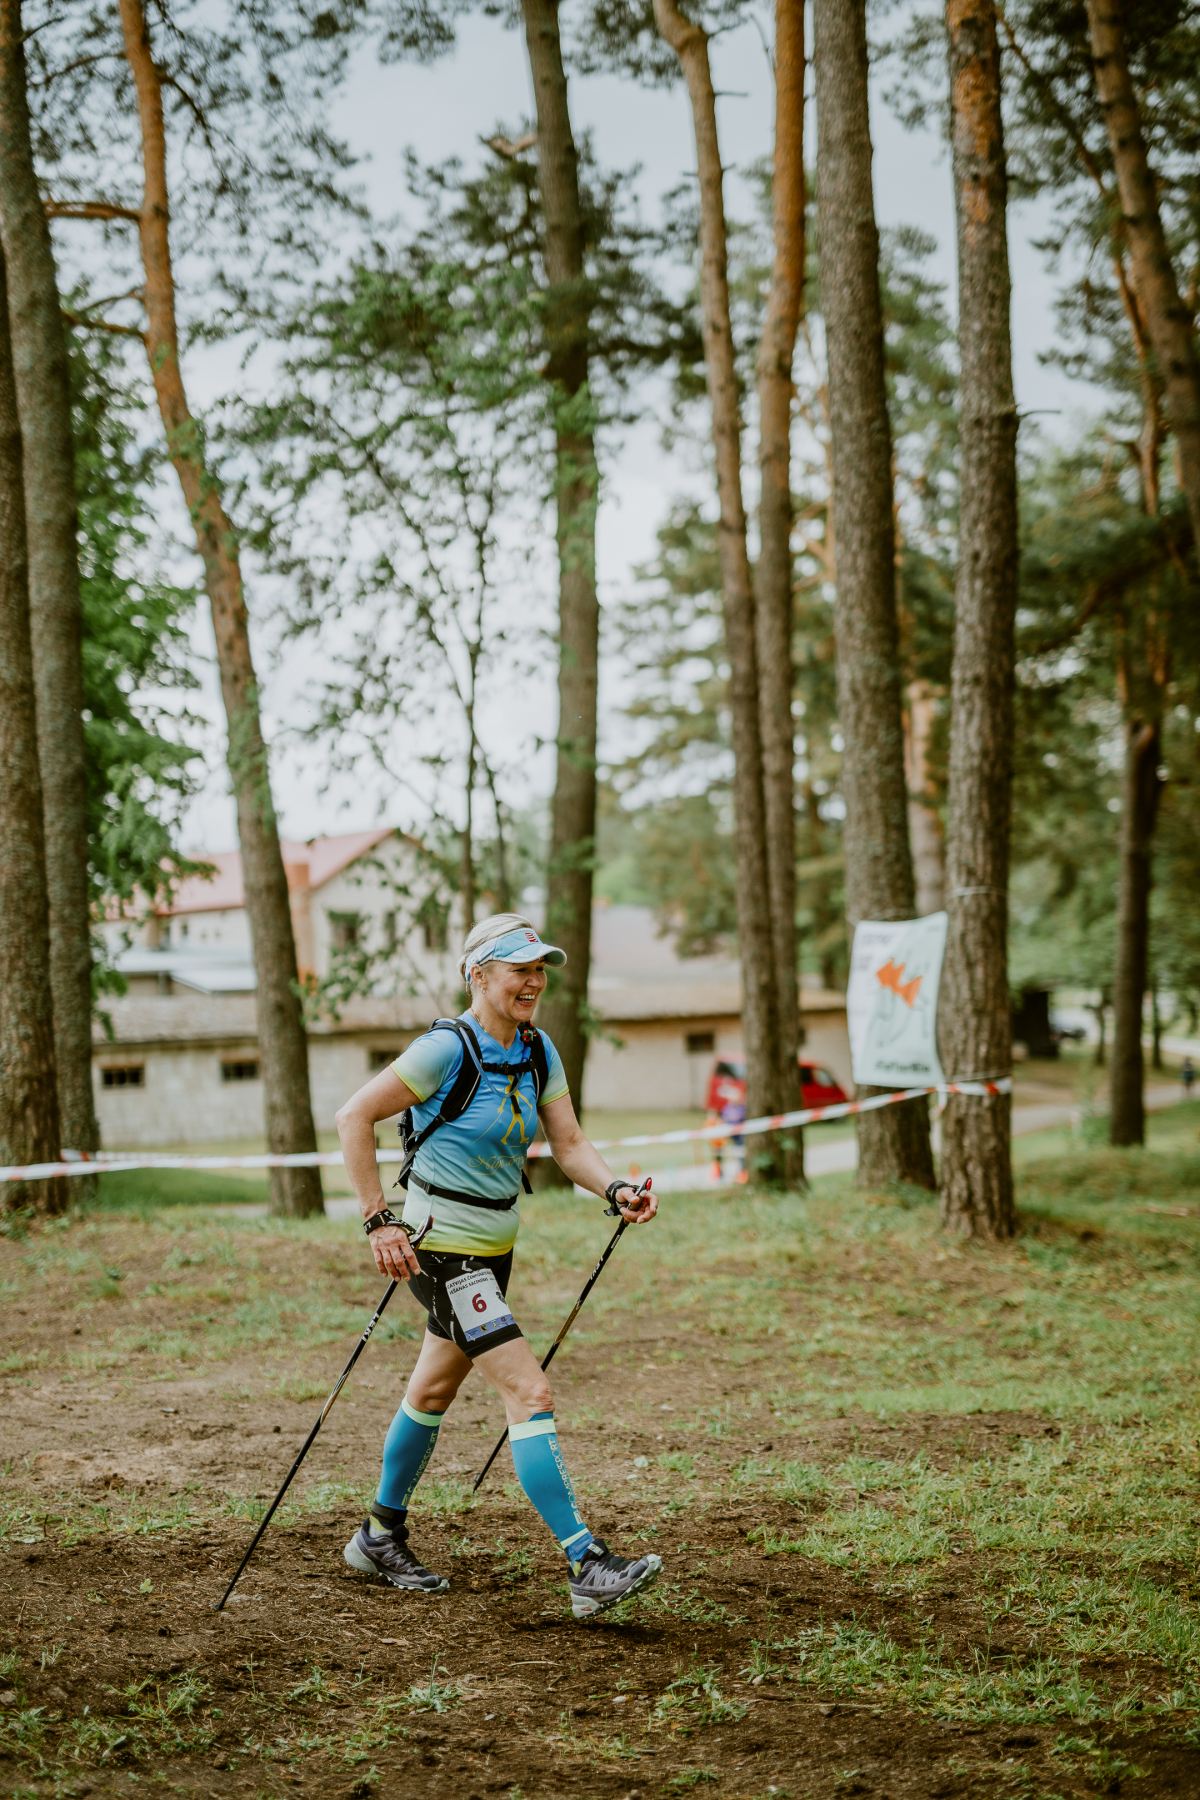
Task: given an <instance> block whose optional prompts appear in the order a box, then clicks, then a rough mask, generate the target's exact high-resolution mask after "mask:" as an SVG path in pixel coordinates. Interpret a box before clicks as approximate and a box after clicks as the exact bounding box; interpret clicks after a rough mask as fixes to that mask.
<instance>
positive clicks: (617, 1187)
mask: <svg viewBox="0 0 1200 1800" xmlns="http://www.w3.org/2000/svg"><path fill="white" fill-rule="evenodd" d="M622 1188H629V1189H630V1190H631V1192H632V1194H633V1197H634V1199H635V1200H636V1199H637V1192H638V1190H637V1183H636V1182H634V1181H610V1182H609V1184H608V1186H607V1187H606V1188H605V1190H604V1198H605V1199H606V1200H607V1201H608V1210H609V1212H610V1213H612V1214H616V1213H618V1212H619V1210H620V1209H619V1208H618V1206H617V1195H618V1194H619V1193H620V1191H621V1189H622Z"/></svg>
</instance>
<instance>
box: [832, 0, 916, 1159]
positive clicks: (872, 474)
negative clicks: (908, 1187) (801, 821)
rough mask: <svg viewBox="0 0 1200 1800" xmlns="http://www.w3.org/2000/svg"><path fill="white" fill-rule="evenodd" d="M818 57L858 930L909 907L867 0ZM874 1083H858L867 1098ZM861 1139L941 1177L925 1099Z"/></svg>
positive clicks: (875, 1121) (861, 1133) (840, 15)
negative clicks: (936, 1170) (866, 921)
mask: <svg viewBox="0 0 1200 1800" xmlns="http://www.w3.org/2000/svg"><path fill="white" fill-rule="evenodd" d="M813 57H814V62H815V64H816V74H817V140H818V142H817V208H818V210H817V219H818V230H819V234H820V264H821V306H822V311H823V313H824V316H825V336H826V343H827V347H828V356H829V415H830V434H831V438H832V462H833V505H834V518H835V520H836V533H837V540H836V565H837V601H836V605H835V609H834V632H835V637H836V643H837V682H838V719H839V723H840V725H841V729H842V735H843V737H844V739H845V750H844V752H843V755H842V793H843V795H844V798H845V802H846V822H845V827H844V832H843V841H844V844H845V853H846V877H845V889H846V924H847V929H848V932H849V934H850V937H851V939H853V934H854V929H855V927H856V926H857V924H858V923H859V921H860V920H861V919H909V918H911V917H912V916H913V911H914V888H913V866H912V854H911V851H910V849H909V842H908V796H907V793H906V791H905V782H904V725H903V718H902V705H901V675H900V642H899V630H898V624H897V618H896V575H895V542H896V535H895V523H894V519H893V513H892V441H891V427H890V423H889V420H888V410H887V392H886V389H885V386H884V364H883V315H882V310H881V307H880V300H879V232H878V230H877V228H876V224H875V201H874V194H873V192H872V185H871V155H872V152H871V132H870V115H869V108H868V99H867V31H866V15H865V0H814V4H813ZM879 1091H880V1090H879V1089H877V1088H872V1087H859V1088H858V1089H857V1093H858V1094H859V1096H860V1097H865V1096H866V1095H868V1094H874V1093H878V1092H879ZM858 1147H859V1148H858V1156H859V1161H858V1179H859V1182H860V1184H861V1185H862V1186H864V1187H876V1186H880V1185H883V1184H886V1183H888V1182H892V1181H908V1182H913V1183H915V1184H917V1185H919V1186H921V1187H927V1188H932V1187H933V1185H934V1176H933V1156H932V1153H931V1150H930V1146H929V1117H928V1112H927V1109H926V1108H925V1107H924V1105H923V1104H909V1105H906V1106H889V1107H884V1108H882V1109H881V1110H880V1111H879V1112H874V1113H867V1114H864V1115H863V1117H862V1118H861V1119H860V1120H859V1127H858Z"/></svg>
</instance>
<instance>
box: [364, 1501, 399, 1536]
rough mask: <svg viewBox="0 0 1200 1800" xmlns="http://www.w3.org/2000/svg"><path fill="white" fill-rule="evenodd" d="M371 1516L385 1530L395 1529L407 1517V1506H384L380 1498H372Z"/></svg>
mask: <svg viewBox="0 0 1200 1800" xmlns="http://www.w3.org/2000/svg"><path fill="white" fill-rule="evenodd" d="M371 1517H372V1518H373V1519H374V1520H375V1521H376V1522H377V1523H378V1524H380V1525H382V1526H383V1529H384V1530H385V1531H395V1529H396V1527H397V1525H403V1523H404V1521H405V1519H407V1517H408V1508H407V1506H385V1505H384V1504H383V1502H382V1500H372V1502H371Z"/></svg>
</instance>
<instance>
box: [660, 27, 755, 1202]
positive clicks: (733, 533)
mask: <svg viewBox="0 0 1200 1800" xmlns="http://www.w3.org/2000/svg"><path fill="white" fill-rule="evenodd" d="M654 17H655V21H656V23H657V25H658V29H659V32H660V33H661V35H662V37H663V38H664V39H665V41H666V42H667V43H668V44H670V46H671V48H672V49H673V50H674V52H675V54H676V56H678V58H679V62H680V65H681V67H682V69H683V74H684V78H685V80H686V83H687V89H688V97H689V99H690V101H691V108H692V121H693V125H694V128H695V136H696V159H697V164H698V166H699V172H700V304H701V313H702V322H703V336H704V367H705V379H706V382H707V386H708V396H709V404H710V406H711V409H712V435H713V447H714V450H715V454H716V473H717V495H718V499H719V502H720V508H721V520H720V526H719V529H718V548H719V555H720V564H721V589H722V597H723V607H724V621H725V648H726V653H727V655H728V657H729V669H730V674H729V689H728V698H729V710H730V715H731V719H732V736H733V754H734V784H733V804H734V819H735V827H734V829H735V838H736V845H737V918H738V951H739V955H740V957H741V965H742V1035H743V1041H744V1044H745V1052H746V1105H747V1107H748V1109H749V1112H750V1116H751V1117H755V1116H758V1117H761V1116H762V1115H763V1114H770V1113H776V1112H782V1111H783V1106H782V1105H781V1104H780V1101H781V1098H782V1096H781V1090H780V1078H781V1059H780V1050H779V1042H780V1040H779V1014H778V998H777V985H776V981H775V971H774V959H773V941H772V926H771V887H770V861H769V856H768V851H767V816H766V803H765V798H764V793H763V761H762V736H761V727H760V718H759V695H760V676H759V666H758V651H757V645H756V642H755V616H754V592H753V584H752V578H751V573H750V559H749V555H748V553H747V548H746V511H745V505H744V502H743V499H742V466H741V418H740V413H739V404H738V377H737V369H736V365H735V360H734V344H733V329H732V325H731V322H730V312H729V277H728V256H727V247H726V223H725V202H724V193H723V178H722V169H721V150H720V144H719V141H718V137H717V116H716V98H715V95H714V93H713V84H712V73H711V69H710V67H709V58H708V34H707V33H706V32H705V31H704V30H703V29H702V28H701V27H700V26H698V25H695V24H693V23H692V22H691V21H690V20H688V19H687V18H685V17H684V15H683V13H681V12H680V10H679V8H678V6H676V5H675V3H674V0H654ZM759 1144H760V1145H761V1146H762V1148H761V1149H757V1147H756V1154H755V1155H754V1156H753V1157H752V1158H751V1159H750V1161H751V1163H752V1165H753V1166H754V1167H755V1168H756V1170H757V1172H758V1174H759V1175H760V1176H761V1177H762V1178H764V1179H777V1178H778V1177H779V1176H780V1175H781V1174H782V1168H781V1165H780V1152H779V1148H778V1146H774V1145H771V1144H769V1142H768V1141H767V1140H765V1139H760V1140H759Z"/></svg>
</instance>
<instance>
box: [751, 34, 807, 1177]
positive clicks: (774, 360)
mask: <svg viewBox="0 0 1200 1800" xmlns="http://www.w3.org/2000/svg"><path fill="white" fill-rule="evenodd" d="M805 199H806V194H805V177H804V0H776V5H775V160H774V166H773V170H772V176H771V207H772V212H773V215H774V226H775V261H774V265H773V267H772V270H771V288H770V292H769V294H768V296H767V311H766V317H765V319H764V321H763V334H762V342H761V344H760V345H759V351H758V367H757V370H756V376H757V385H758V416H759V454H758V460H759V472H760V477H761V484H762V492H761V497H760V500H759V515H758V520H759V537H760V547H759V556H758V566H757V568H756V570H755V574H754V601H755V617H756V636H757V650H758V678H759V709H758V710H759V722H760V729H761V732H762V763H763V798H764V804H765V808H766V822H767V868H768V875H769V881H770V899H771V940H772V946H773V952H774V962H775V987H776V1005H777V1013H778V1030H779V1091H778V1095H777V1098H776V1104H777V1106H778V1107H779V1110H780V1111H781V1112H790V1111H793V1110H794V1109H795V1108H796V1107H798V1106H799V1104H800V1083H799V1078H798V1075H797V1072H796V1058H797V1054H798V1052H799V1049H800V994H799V984H798V979H797V974H796V775H795V770H796V746H795V733H794V729H793V725H792V696H793V687H794V668H793V657H792V461H791V458H792V393H793V388H792V358H793V355H794V354H795V349H796V332H797V329H798V328H799V324H800V308H801V305H802V303H803V296H804V263H805V241H804V213H805ZM781 1150H782V1158H783V1176H784V1179H785V1180H786V1181H787V1182H788V1183H789V1185H794V1184H795V1183H797V1182H802V1181H803V1179H804V1138H803V1134H802V1133H801V1132H800V1131H799V1130H795V1129H793V1130H791V1131H789V1132H787V1133H785V1134H784V1136H783V1138H782V1139H781Z"/></svg>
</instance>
